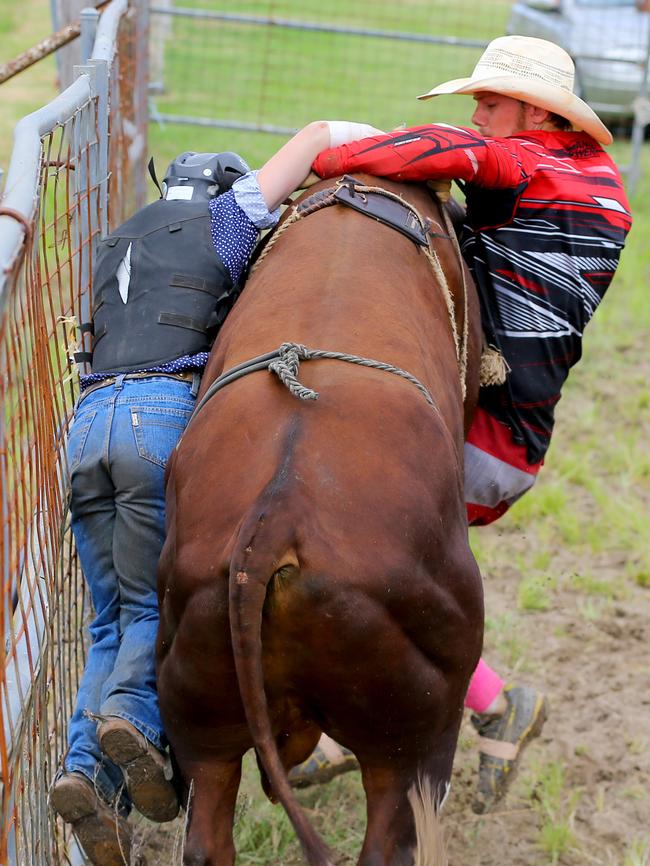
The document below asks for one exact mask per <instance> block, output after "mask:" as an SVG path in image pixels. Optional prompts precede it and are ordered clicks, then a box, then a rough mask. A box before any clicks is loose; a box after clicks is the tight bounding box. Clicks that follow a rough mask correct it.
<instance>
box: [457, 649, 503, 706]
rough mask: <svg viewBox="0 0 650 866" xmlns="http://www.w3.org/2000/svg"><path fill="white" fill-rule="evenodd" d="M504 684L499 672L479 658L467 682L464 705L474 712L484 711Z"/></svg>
mask: <svg viewBox="0 0 650 866" xmlns="http://www.w3.org/2000/svg"><path fill="white" fill-rule="evenodd" d="M504 685H505V683H504V681H503V680H502V679H501V677H500V676H499V674H498V673H497V672H496V671H493V670H492V668H490V667H488V666H487V665H486V664H485V662H484V661H483V659H481V660H480V661H479V663H478V664H477V665H476V670H475V671H474V673H473V674H472V679H471V680H470V682H469V688H468V689H467V696H466V697H465V706H466V707H469V709H470V710H474V712H475V713H484V712H485V711H486V710H487V708H488V707H489V706H490V704H491V703H492V701H493V700H494V699H495V698H496V696H497V695H498V694H499V692H500V691H501V690H502V689H503V687H504Z"/></svg>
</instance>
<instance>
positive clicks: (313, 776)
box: [289, 734, 359, 788]
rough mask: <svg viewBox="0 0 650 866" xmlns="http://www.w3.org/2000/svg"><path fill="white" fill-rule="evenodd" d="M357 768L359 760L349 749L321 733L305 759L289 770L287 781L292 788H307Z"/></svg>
mask: <svg viewBox="0 0 650 866" xmlns="http://www.w3.org/2000/svg"><path fill="white" fill-rule="evenodd" d="M358 769H359V762H358V761H357V759H356V758H355V756H354V754H353V753H352V752H351V751H350V750H349V749H346V748H344V747H343V746H340V745H339V744H338V743H337V742H335V741H334V740H333V739H332V738H331V737H328V736H327V734H322V735H321V738H320V740H319V741H318V743H317V744H316V748H315V749H314V751H313V752H312V753H311V755H310V756H309V757H308V758H307V760H306V761H303V762H302V764H298V766H297V767H294V768H293V769H292V770H290V771H289V782H290V784H291V786H292V787H293V788H308V787H309V786H310V785H322V784H323V783H324V782H329V780H330V779H333V778H334V777H335V776H339V775H340V774H341V773H347V772H349V771H350V770H358Z"/></svg>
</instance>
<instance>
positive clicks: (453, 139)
mask: <svg viewBox="0 0 650 866" xmlns="http://www.w3.org/2000/svg"><path fill="white" fill-rule="evenodd" d="M536 162H537V159H536V158H535V156H534V154H533V153H532V152H529V151H527V150H526V149H524V148H522V146H521V142H517V141H516V140H514V139H510V138H483V136H481V135H479V134H478V133H477V132H474V131H473V130H471V129H465V128H463V127H457V126H445V125H443V124H439V123H438V124H431V125H429V126H417V127H412V128H411V129H400V130H398V131H397V132H389V133H387V134H386V135H376V136H371V137H370V138H362V139H359V140H358V141H353V142H352V143H351V144H343V145H341V146H340V147H331V148H329V149H328V150H323V151H322V152H321V153H319V154H318V156H317V157H316V159H315V160H314V163H313V165H312V168H313V170H314V171H315V172H316V174H318V175H320V177H335V176H337V175H341V174H345V173H346V172H354V171H364V172H367V173H368V174H374V175H376V176H377V177H387V178H390V179H391V180H407V181H409V180H412V181H422V180H437V179H455V178H458V179H459V180H466V181H470V182H472V183H474V184H476V185H477V186H486V187H490V188H492V189H507V188H510V187H517V186H519V185H520V184H521V183H522V181H526V180H527V179H528V177H529V175H530V173H531V172H532V170H533V169H534V167H535V164H536Z"/></svg>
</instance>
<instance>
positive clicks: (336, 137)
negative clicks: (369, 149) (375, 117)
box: [325, 120, 384, 147]
mask: <svg viewBox="0 0 650 866" xmlns="http://www.w3.org/2000/svg"><path fill="white" fill-rule="evenodd" d="M325 123H326V124H327V125H328V127H329V131H330V147H338V146H339V145H341V144H348V143H349V142H350V141H356V140H357V139H358V138H367V137H368V136H369V135H383V134H384V132H383V130H381V129H376V128H375V127H374V126H370V124H368V123H355V122H354V121H352V120H326V121H325Z"/></svg>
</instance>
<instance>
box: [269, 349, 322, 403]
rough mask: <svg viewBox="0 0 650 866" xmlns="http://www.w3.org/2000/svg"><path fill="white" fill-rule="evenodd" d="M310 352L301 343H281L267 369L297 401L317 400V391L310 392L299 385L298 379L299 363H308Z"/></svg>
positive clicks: (309, 389)
mask: <svg viewBox="0 0 650 866" xmlns="http://www.w3.org/2000/svg"><path fill="white" fill-rule="evenodd" d="M311 357H312V355H311V352H310V351H309V349H308V348H307V347H306V346H303V345H302V344H301V343H283V344H282V345H281V346H280V348H279V350H278V358H277V360H275V361H271V362H270V364H269V366H268V369H269V370H270V371H271V372H272V373H275V375H276V376H277V377H278V379H279V380H280V381H281V382H282V384H283V385H284V386H285V388H288V389H289V391H290V392H291V394H293V396H294V397H298V399H299V400H318V396H319V395H318V391H312V389H311V388H306V387H305V386H304V385H301V384H300V382H299V381H298V379H297V378H296V377H297V376H298V369H299V368H300V362H301V361H308V360H309V359H310V358H311Z"/></svg>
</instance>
